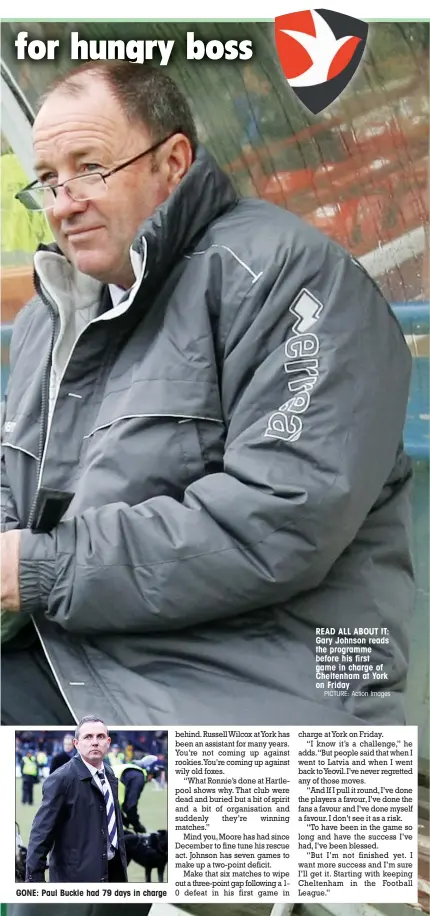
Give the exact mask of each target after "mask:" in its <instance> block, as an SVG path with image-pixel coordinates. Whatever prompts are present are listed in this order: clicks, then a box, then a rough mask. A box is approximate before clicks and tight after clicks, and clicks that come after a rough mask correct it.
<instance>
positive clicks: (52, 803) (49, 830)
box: [25, 776, 64, 882]
mask: <svg viewBox="0 0 430 916" xmlns="http://www.w3.org/2000/svg"><path fill="white" fill-rule="evenodd" d="M63 799H64V791H63V784H62V780H61V779H59V778H58V777H56V776H53V777H52V776H48V777H47V778H46V780H45V782H44V783H43V787H42V804H41V806H40V808H39V810H38V812H37V814H36V816H35V818H34V821H33V825H32V828H31V832H30V839H29V842H28V850H27V861H26V870H25V880H26V881H28V882H30V881H44V880H45V869H46V867H47V864H46V863H47V858H48V853H49V852H50V850H51V848H52V846H53V843H54V838H55V829H56V826H57V823H58V821H59V819H60V816H61V809H62V806H63Z"/></svg>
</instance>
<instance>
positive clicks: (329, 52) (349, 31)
mask: <svg viewBox="0 0 430 916" xmlns="http://www.w3.org/2000/svg"><path fill="white" fill-rule="evenodd" d="M367 33H368V25H367V23H366V22H362V21H361V19H354V18H353V17H352V16H345V15H344V14H343V13H336V12H334V11H333V10H322V9H318V10H302V11H301V12H299V13H286V14H285V15H284V16H277V17H276V19H275V41H276V48H277V51H278V55H279V60H280V63H281V67H282V70H283V73H284V76H285V78H286V79H287V80H288V83H289V84H290V86H291V88H292V90H293V92H295V94H296V96H297V98H298V99H300V101H301V102H302V104H303V105H305V107H306V108H308V109H309V111H311V112H312V113H313V114H318V113H319V112H320V111H323V109H324V108H327V106H328V105H330V104H331V102H334V100H335V99H337V98H338V97H339V96H340V94H341V92H343V90H344V89H345V87H346V86H347V85H348V83H349V82H350V80H351V79H352V77H353V75H354V73H355V71H356V70H357V67H358V65H359V63H360V61H361V58H362V56H363V53H364V49H365V47H366V40H367Z"/></svg>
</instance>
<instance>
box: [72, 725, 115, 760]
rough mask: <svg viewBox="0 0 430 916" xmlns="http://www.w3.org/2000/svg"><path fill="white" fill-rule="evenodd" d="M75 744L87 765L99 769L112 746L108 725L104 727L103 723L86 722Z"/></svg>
mask: <svg viewBox="0 0 430 916" xmlns="http://www.w3.org/2000/svg"><path fill="white" fill-rule="evenodd" d="M73 743H74V745H75V748H76V750H77V751H78V752H79V754H80V755H81V757H82V758H83V759H84V760H86V761H87V763H91V764H92V766H94V767H99V766H100V764H101V762H102V760H103V757H104V756H105V754H107V752H108V750H109V745H110V738H109V736H108V733H107V728H106V725H103V722H84V724H83V725H82V726H81V729H80V732H79V737H78V738H75V739H74V742H73Z"/></svg>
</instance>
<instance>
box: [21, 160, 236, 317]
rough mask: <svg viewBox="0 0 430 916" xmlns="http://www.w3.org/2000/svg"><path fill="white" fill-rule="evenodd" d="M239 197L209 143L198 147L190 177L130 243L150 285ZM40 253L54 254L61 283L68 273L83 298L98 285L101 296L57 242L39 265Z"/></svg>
mask: <svg viewBox="0 0 430 916" xmlns="http://www.w3.org/2000/svg"><path fill="white" fill-rule="evenodd" d="M236 200H237V196H236V193H235V190H234V188H233V186H232V184H231V182H230V179H229V178H228V176H227V175H226V174H225V173H224V172H223V171H222V170H221V169H220V168H219V166H218V165H217V163H216V162H215V159H214V158H213V157H212V156H211V154H210V153H209V152H208V151H207V150H206V149H205V147H203V146H201V145H199V146H198V148H197V152H196V157H195V159H194V162H193V163H192V165H191V166H190V168H189V170H188V172H187V173H186V175H184V177H183V178H182V180H181V181H180V183H179V184H178V186H177V187H176V188H175V190H174V191H173V192H172V194H171V195H170V196H169V197H168V198H167V200H165V201H164V203H162V204H161V205H160V206H159V207H157V209H156V210H155V211H154V213H153V214H152V215H151V216H150V217H149V219H147V220H145V221H144V222H143V223H142V225H141V226H140V227H139V230H138V232H137V235H136V237H135V239H134V241H133V243H132V246H131V250H132V252H133V253H134V255H133V262H134V263H136V262H137V257H136V256H138V257H139V258H140V259H142V260H143V262H144V271H143V272H144V281H145V283H146V285H147V286H150V287H151V288H153V287H154V286H157V285H158V284H161V283H162V282H164V280H165V279H166V276H167V275H168V273H169V271H170V269H171V267H172V266H173V264H174V263H175V261H177V260H178V258H179V257H180V256H181V255H182V254H183V253H184V252H185V251H186V250H187V249H189V248H190V247H191V246H192V245H193V243H195V242H196V241H197V239H198V237H199V236H200V235H201V234H202V233H203V232H204V230H205V229H206V227H207V226H208V225H209V223H210V222H212V221H213V220H214V219H216V218H217V217H219V216H221V214H222V213H224V212H225V211H226V210H228V209H229V208H231V207H232V206H233V205H234V204H235V203H236ZM41 252H46V253H50V254H53V255H55V257H54V258H53V259H52V260H50V265H51V269H52V270H53V272H54V273H57V272H59V277H58V281H57V283H58V286H59V287H61V285H64V283H63V284H62V280H63V278H64V275H65V273H66V274H68V275H71V274H73V277H72V278H70V277H69V280H70V279H71V281H73V287H74V289H75V292H77V291H79V290H80V289H82V292H85V297H84V298H85V300H86V299H88V300H91V301H92V302H94V293H95V292H96V290H95V289H94V287H95V286H96V287H97V289H98V290H99V294H100V293H101V291H102V289H103V285H102V284H97V281H95V280H91V278H89V277H86V276H84V275H83V274H81V273H79V271H76V270H74V268H73V267H72V265H71V264H70V263H69V262H68V261H67V259H66V258H65V256H64V255H63V254H62V252H61V250H60V248H59V247H58V245H56V244H51V245H43V244H42V245H39V247H38V249H37V252H36V259H35V263H36V264H37V269H39V270H40V269H41V267H42V265H43V261H42V259H41V258H40V255H39V253H41ZM45 264H46V261H45ZM40 272H41V271H40ZM35 279H36V278H35ZM41 279H42V282H43V281H44V279H45V278H44V276H43V275H42V272H41ZM54 282H55V278H54ZM36 288H37V284H36ZM74 301H75V302H76V297H74Z"/></svg>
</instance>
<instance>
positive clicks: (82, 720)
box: [75, 716, 109, 741]
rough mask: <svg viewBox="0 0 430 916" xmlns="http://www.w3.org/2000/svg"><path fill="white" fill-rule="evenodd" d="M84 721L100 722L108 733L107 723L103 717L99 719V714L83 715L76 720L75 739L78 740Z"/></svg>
mask: <svg viewBox="0 0 430 916" xmlns="http://www.w3.org/2000/svg"><path fill="white" fill-rule="evenodd" d="M85 722H101V723H102V725H104V727H105V729H106V731H107V733H108V734H109V729H108V727H107V725H106V722H103V719H101V718H100V716H84V718H83V719H81V721H80V722H78V724H77V726H76V729H75V741H77V740H78V738H79V732H80V730H81V728H82V726H83V725H84V724H85Z"/></svg>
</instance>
